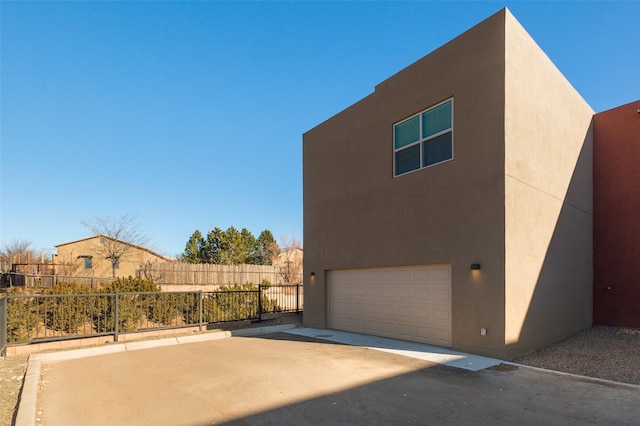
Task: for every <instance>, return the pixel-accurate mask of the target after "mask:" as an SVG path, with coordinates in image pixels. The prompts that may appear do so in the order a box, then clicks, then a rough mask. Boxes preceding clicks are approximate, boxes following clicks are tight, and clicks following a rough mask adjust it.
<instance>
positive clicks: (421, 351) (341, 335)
mask: <svg viewBox="0 0 640 426" xmlns="http://www.w3.org/2000/svg"><path fill="white" fill-rule="evenodd" d="M287 333H290V334H296V335H299V336H307V337H313V338H315V339H321V340H330V341H332V342H338V343H344V344H346V345H352V346H360V347H363V348H369V349H374V350H378V351H383V352H389V353H392V354H396V355H402V356H408V357H411V358H416V359H421V360H424V361H429V362H434V363H436V364H442V365H446V366H449V367H456V368H462V369H465V370H471V371H478V370H484V369H485V368H489V367H493V366H494V365H498V364H501V363H502V362H503V361H501V360H499V359H495V358H487V357H484V356H480V355H472V354H466V353H463V352H456V351H452V350H449V349H447V348H441V347H439V346H432V345H426V344H422V343H414V342H408V341H406V340H396V339H387V338H386V337H378V336H371V335H368V334H358V333H349V332H346V331H338V330H318V329H314V328H295V329H292V330H289V331H287Z"/></svg>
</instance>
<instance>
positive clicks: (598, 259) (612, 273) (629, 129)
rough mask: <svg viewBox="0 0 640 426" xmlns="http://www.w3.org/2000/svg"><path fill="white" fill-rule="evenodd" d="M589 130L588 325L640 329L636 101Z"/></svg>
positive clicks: (598, 118) (639, 111)
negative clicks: (590, 294) (590, 315)
mask: <svg viewBox="0 0 640 426" xmlns="http://www.w3.org/2000/svg"><path fill="white" fill-rule="evenodd" d="M593 129H594V133H593V134H594V148H593V206H594V207H593V216H594V223H593V240H594V247H593V251H594V253H593V255H594V257H593V274H594V283H593V323H594V324H596V325H610V326H625V327H640V279H639V278H638V272H637V269H638V261H639V260H640V101H636V102H632V103H630V104H627V105H622V106H620V107H618V108H613V109H610V110H608V111H604V112H601V113H598V114H596V115H595V117H594V128H593Z"/></svg>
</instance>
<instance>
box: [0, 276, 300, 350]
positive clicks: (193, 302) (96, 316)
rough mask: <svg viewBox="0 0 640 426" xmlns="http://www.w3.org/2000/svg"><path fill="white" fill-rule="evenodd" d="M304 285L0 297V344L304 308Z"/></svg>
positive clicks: (180, 325) (170, 326)
mask: <svg viewBox="0 0 640 426" xmlns="http://www.w3.org/2000/svg"><path fill="white" fill-rule="evenodd" d="M303 308H304V304H303V291H302V285H282V286H257V288H256V289H255V290H254V289H242V290H240V289H237V290H236V289H232V290H221V291H213V292H202V291H195V292H189V291H181V292H159V291H154V292H134V293H91V294H49V295H15V296H6V297H2V299H0V344H2V342H6V343H5V344H3V346H1V347H2V348H3V350H4V349H6V345H7V344H24V343H33V342H46V341H54V340H65V339H76V338H83V337H93V336H101V335H113V336H114V340H115V341H118V336H119V335H120V334H124V333H136V332H143V331H149V330H162V329H177V328H183V327H194V326H197V327H200V329H202V327H203V326H205V325H206V324H209V323H218V322H228V321H239V320H261V319H262V315H263V314H267V313H276V312H296V313H299V312H301V311H302V310H303Z"/></svg>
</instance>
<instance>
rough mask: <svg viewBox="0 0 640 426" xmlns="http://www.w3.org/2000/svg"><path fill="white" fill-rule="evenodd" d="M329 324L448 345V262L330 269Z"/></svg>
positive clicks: (449, 316)
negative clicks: (444, 263) (391, 266)
mask: <svg viewBox="0 0 640 426" xmlns="http://www.w3.org/2000/svg"><path fill="white" fill-rule="evenodd" d="M328 278H329V280H328V281H329V294H328V302H329V304H328V306H329V328H332V329H335V330H343V331H352V332H356V333H365V334H373V335H376V336H384V337H391V338H395V339H402V340H410V341H414V342H421V343H429V344H433V345H438V346H451V265H420V266H405V267H393V268H372V269H341V270H333V271H329V274H328Z"/></svg>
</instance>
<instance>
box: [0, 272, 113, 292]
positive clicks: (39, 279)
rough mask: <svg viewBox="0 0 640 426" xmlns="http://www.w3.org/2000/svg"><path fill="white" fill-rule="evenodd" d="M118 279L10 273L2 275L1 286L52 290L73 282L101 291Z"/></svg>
mask: <svg viewBox="0 0 640 426" xmlns="http://www.w3.org/2000/svg"><path fill="white" fill-rule="evenodd" d="M115 280H116V278H104V277H79V276H75V275H30V274H20V273H13V272H8V273H4V274H2V278H1V281H0V286H2V287H24V288H51V287H53V286H55V285H56V284H58V283H63V282H73V283H77V284H81V285H84V286H86V287H89V288H91V289H100V288H102V287H106V286H108V285H109V284H111V283H113V282H114V281H115Z"/></svg>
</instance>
